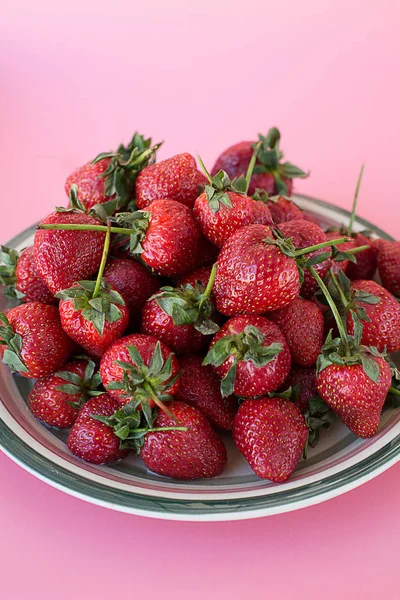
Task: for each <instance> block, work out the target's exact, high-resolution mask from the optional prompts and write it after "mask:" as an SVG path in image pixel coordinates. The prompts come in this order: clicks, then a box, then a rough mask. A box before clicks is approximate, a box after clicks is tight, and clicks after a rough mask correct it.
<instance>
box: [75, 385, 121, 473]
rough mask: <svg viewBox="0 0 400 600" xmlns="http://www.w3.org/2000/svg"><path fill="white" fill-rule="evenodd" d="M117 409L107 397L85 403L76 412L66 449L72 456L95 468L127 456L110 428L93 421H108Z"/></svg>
mask: <svg viewBox="0 0 400 600" xmlns="http://www.w3.org/2000/svg"><path fill="white" fill-rule="evenodd" d="M119 408H120V407H119V404H118V402H117V401H116V400H114V399H113V398H111V396H108V395H107V394H102V395H101V396H97V397H96V398H92V399H90V400H88V402H86V404H84V406H83V408H82V409H81V410H80V412H79V414H78V417H77V419H76V421H75V423H74V425H73V426H72V429H71V431H70V433H69V436H68V439H67V446H68V448H69V449H70V451H71V452H72V454H74V455H75V456H78V458H81V459H83V460H85V461H86V462H89V463H94V464H98V465H102V464H109V463H113V462H117V461H119V460H121V459H122V458H125V456H127V454H128V452H127V450H125V449H123V448H121V447H120V438H119V437H118V436H117V435H116V434H115V432H114V430H113V428H112V427H111V426H110V425H106V424H105V423H103V422H102V421H101V420H98V419H96V418H95V417H96V416H100V417H109V416H111V415H113V414H114V413H115V412H116V411H118V409H119Z"/></svg>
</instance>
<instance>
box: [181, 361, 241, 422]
mask: <svg viewBox="0 0 400 600" xmlns="http://www.w3.org/2000/svg"><path fill="white" fill-rule="evenodd" d="M179 362H180V365H181V377H180V384H179V389H178V391H177V393H176V395H175V398H176V400H180V401H181V402H186V404H190V405H191V406H196V407H197V408H198V409H199V410H200V411H201V412H202V413H203V414H204V415H205V416H206V417H207V419H208V420H209V421H211V423H212V424H213V425H215V426H216V427H219V428H220V429H231V427H232V420H233V417H234V416H235V413H236V411H237V407H238V403H237V400H236V398H235V397H234V396H228V397H226V398H224V397H223V396H222V395H221V391H220V381H219V379H218V377H217V376H216V375H215V373H214V371H213V369H212V367H210V366H204V365H203V364H202V363H203V359H202V357H201V356H197V355H196V354H191V355H188V356H182V358H181V359H180V361H179Z"/></svg>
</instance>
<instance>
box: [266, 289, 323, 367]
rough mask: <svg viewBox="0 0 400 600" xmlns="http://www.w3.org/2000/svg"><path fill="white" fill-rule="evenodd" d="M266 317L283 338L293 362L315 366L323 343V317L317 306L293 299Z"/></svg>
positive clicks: (304, 365) (300, 299)
mask: <svg viewBox="0 0 400 600" xmlns="http://www.w3.org/2000/svg"><path fill="white" fill-rule="evenodd" d="M267 316H268V318H269V319H270V320H271V321H273V322H274V323H276V325H278V327H279V329H280V330H281V331H282V333H283V335H284V336H285V339H286V342H287V344H288V346H289V349H290V352H291V355H292V359H293V360H294V362H296V363H297V364H298V365H301V366H303V367H309V366H311V365H315V363H316V362H317V358H318V356H319V354H320V353H321V348H322V346H323V343H324V316H323V314H322V311H321V310H320V309H319V308H318V306H317V305H316V304H315V303H314V302H310V301H309V300H304V299H303V298H295V300H293V302H291V303H290V304H288V306H285V307H284V308H281V309H280V310H276V311H274V312H271V313H268V315H267Z"/></svg>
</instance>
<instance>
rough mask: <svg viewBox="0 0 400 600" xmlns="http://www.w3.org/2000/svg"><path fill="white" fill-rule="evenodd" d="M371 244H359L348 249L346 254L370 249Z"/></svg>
mask: <svg viewBox="0 0 400 600" xmlns="http://www.w3.org/2000/svg"><path fill="white" fill-rule="evenodd" d="M368 248H371V246H368V245H367V244H365V246H357V248H351V249H350V250H346V254H357V252H363V251H364V250H368Z"/></svg>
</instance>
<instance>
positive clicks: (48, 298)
mask: <svg viewBox="0 0 400 600" xmlns="http://www.w3.org/2000/svg"><path fill="white" fill-rule="evenodd" d="M0 260H1V262H3V265H1V266H0V283H2V284H3V285H5V286H6V289H5V292H4V293H5V295H6V296H8V297H9V298H22V299H23V300H24V301H26V302H42V303H43V304H57V300H56V298H54V296H53V294H51V292H50V290H49V289H48V287H47V286H46V284H45V283H44V281H43V280H42V279H41V278H40V277H39V275H38V272H37V270H36V264H35V257H34V251H33V246H29V248H25V249H24V250H22V252H21V253H20V254H19V253H18V252H17V251H16V250H12V249H10V248H6V246H0Z"/></svg>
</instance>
